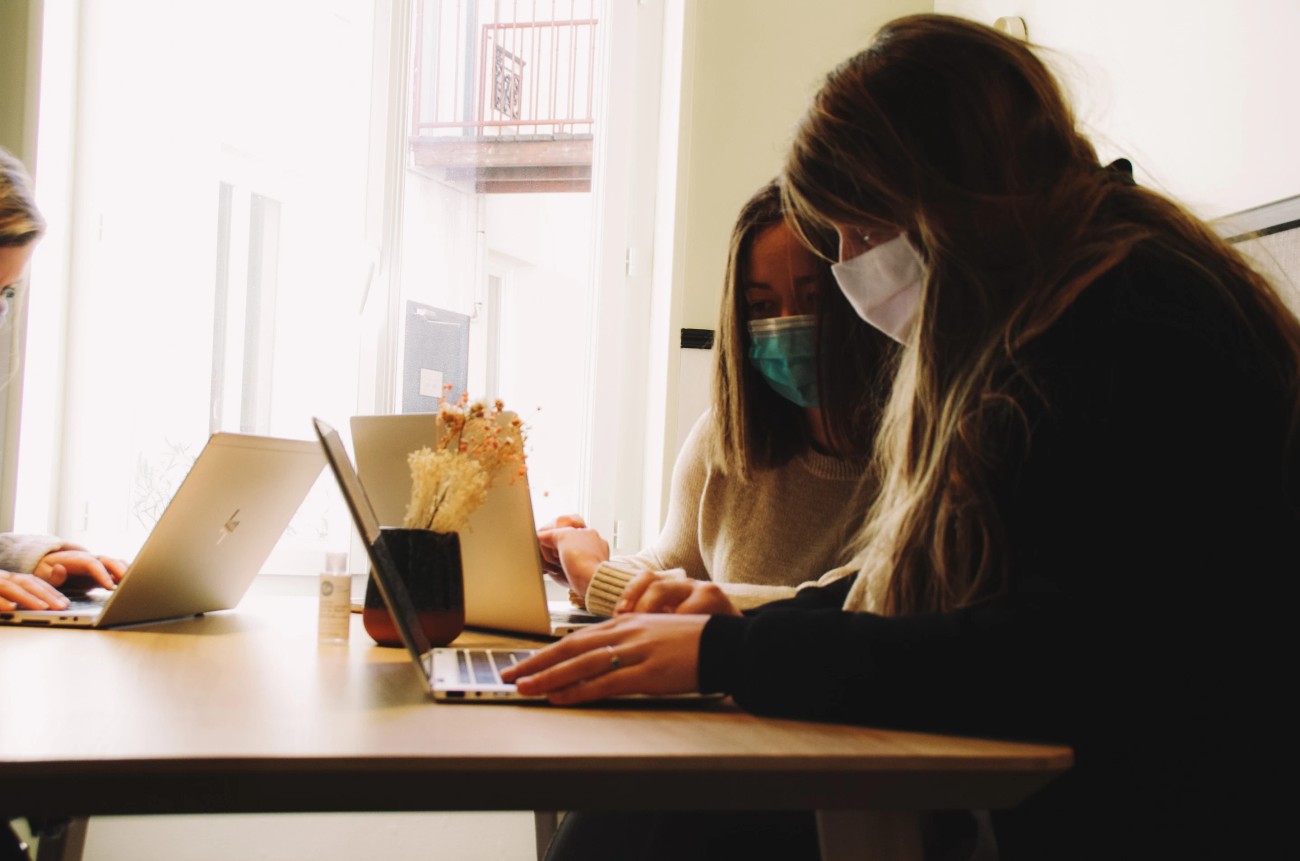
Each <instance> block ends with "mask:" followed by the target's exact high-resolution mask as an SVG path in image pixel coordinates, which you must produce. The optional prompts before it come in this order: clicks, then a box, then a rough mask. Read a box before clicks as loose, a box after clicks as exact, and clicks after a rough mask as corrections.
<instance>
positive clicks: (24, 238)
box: [0, 148, 45, 248]
mask: <svg viewBox="0 0 1300 861" xmlns="http://www.w3.org/2000/svg"><path fill="white" fill-rule="evenodd" d="M44 232H45V219H43V218H41V213H40V210H38V209H37V208H36V200H35V198H34V197H33V195H32V188H31V181H30V180H29V179H28V177H27V170H26V168H24V167H23V163H22V162H20V161H19V160H18V159H16V158H14V157H13V156H12V155H10V154H9V153H8V152H6V151H5V150H4V149H3V148H0V248H14V247H21V246H23V245H28V244H30V243H32V242H35V241H36V240H37V239H39V238H40V237H41V234H43V233H44Z"/></svg>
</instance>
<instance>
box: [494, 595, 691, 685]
mask: <svg viewBox="0 0 1300 861" xmlns="http://www.w3.org/2000/svg"><path fill="white" fill-rule="evenodd" d="M708 621H709V617H708V616H678V615H670V616H669V615H647V614H636V615H627V616H619V617H617V618H615V619H610V620H609V621H608V622H602V623H600V624H599V625H593V626H592V627H590V628H583V629H581V630H579V631H575V632H574V633H572V634H570V635H569V636H567V637H565V638H564V639H563V640H560V641H559V642H558V643H554V644H552V645H550V646H547V647H546V648H545V649H542V650H541V651H540V652H538V653H537V654H535V655H533V656H532V657H530V658H528V659H527V660H525V661H521V662H520V663H518V664H516V665H515V666H513V667H510V668H508V669H506V670H503V671H502V673H501V678H502V679H503V680H505V681H507V682H514V684H515V686H516V687H517V688H518V689H519V692H520V693H522V694H527V695H529V696H537V695H545V696H546V698H547V699H548V700H550V701H551V702H552V703H555V704H557V705H575V704H577V703H586V702H591V701H593V700H601V699H606V698H608V697H614V696H620V695H622V694H680V693H690V692H692V691H696V690H698V689H699V661H700V635H701V633H702V632H703V631H704V625H705V623H707V622H708Z"/></svg>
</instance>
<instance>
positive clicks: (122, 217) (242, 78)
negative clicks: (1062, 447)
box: [58, 0, 375, 570]
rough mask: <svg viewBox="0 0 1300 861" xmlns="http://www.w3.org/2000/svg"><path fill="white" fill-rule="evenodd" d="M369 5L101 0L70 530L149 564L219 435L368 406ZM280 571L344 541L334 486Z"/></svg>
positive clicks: (95, 33) (91, 81)
mask: <svg viewBox="0 0 1300 861" xmlns="http://www.w3.org/2000/svg"><path fill="white" fill-rule="evenodd" d="M373 19H374V12H373V9H372V8H371V4H370V2H368V0H347V2H341V0H334V2H327V3H321V2H318V0H227V2H223V3H220V4H190V3H184V4H178V3H173V2H170V0H86V2H84V3H83V4H82V27H83V30H82V32H83V36H82V38H83V43H82V53H81V63H82V66H81V69H80V78H81V82H80V87H81V92H80V104H79V114H78V123H77V135H78V139H77V143H78V147H77V151H78V164H77V178H78V183H77V192H76V194H77V196H76V201H75V206H74V211H75V212H76V213H77V223H76V224H75V226H74V231H73V276H72V283H71V287H70V296H71V308H72V312H71V319H70V321H69V329H70V343H71V349H70V350H69V354H68V355H69V359H68V389H67V391H68V400H67V404H66V408H65V427H66V434H65V440H64V451H65V457H64V461H63V466H64V468H63V475H64V476H65V480H64V483H63V488H62V491H63V492H62V495H61V505H60V512H61V516H60V518H59V523H58V528H59V530H61V532H62V533H63V534H65V535H67V536H69V537H72V538H77V539H80V540H83V541H86V542H93V544H94V546H96V547H106V548H112V549H113V550H114V551H115V552H119V553H122V554H124V555H128V556H129V555H132V554H133V553H134V552H135V550H136V549H137V548H138V546H139V543H140V542H141V541H142V540H143V538H144V537H145V535H147V534H148V531H149V529H150V528H151V527H152V525H153V521H154V520H155V519H156V517H157V515H158V514H159V512H160V511H161V507H162V506H163V505H165V503H166V501H167V500H169V499H170V498H171V495H172V493H173V491H174V490H175V487H176V485H177V483H178V482H179V481H180V479H181V478H183V477H184V475H185V472H186V470H187V469H188V466H189V463H190V462H191V461H192V459H193V458H194V456H195V455H196V454H197V453H198V451H199V450H200V449H201V448H202V446H203V444H204V442H205V441H206V439H207V437H208V435H209V433H210V432H213V431H218V430H224V431H241V432H246V433H257V434H271V435H277V436H287V437H296V438H309V437H310V435H311V428H310V423H309V420H310V417H311V416H312V415H313V414H320V415H324V416H328V417H330V418H332V419H335V420H339V419H340V418H346V417H347V416H348V415H351V414H352V413H353V412H355V406H356V392H357V368H358V349H359V344H360V339H361V336H362V320H361V312H362V303H363V300H364V298H365V295H366V289H367V286H368V274H369V265H368V264H369V258H370V255H369V252H368V251H367V248H366V245H365V242H364V233H363V230H364V213H365V212H366V206H367V198H366V192H367V185H366V183H367V171H368V158H369V150H368V145H369V128H370V122H371V92H370V81H371V77H372V62H373V59H374V58H373V57H372V45H373V42H374V35H375V34H374V32H373V27H374V24H373ZM288 539H289V540H287V541H284V542H281V547H280V549H279V550H278V551H277V555H276V556H275V557H273V558H272V560H271V562H270V563H269V564H268V569H269V570H283V569H284V568H285V567H286V566H290V567H304V568H305V569H306V570H317V569H318V568H319V565H320V562H321V559H322V558H323V552H324V550H325V548H326V546H327V545H328V546H330V547H332V548H341V547H343V546H345V544H346V541H347V528H346V513H345V512H344V511H343V509H342V507H341V505H340V504H339V503H338V497H337V491H335V490H334V488H333V487H332V485H331V483H330V482H328V481H322V482H321V483H320V484H319V485H318V486H317V488H316V490H315V491H313V494H312V497H311V499H310V500H309V502H308V503H307V504H306V505H305V506H304V507H303V509H302V511H301V512H300V513H299V515H298V517H297V518H296V520H295V522H294V524H293V526H292V527H291V528H290V534H289V536H288Z"/></svg>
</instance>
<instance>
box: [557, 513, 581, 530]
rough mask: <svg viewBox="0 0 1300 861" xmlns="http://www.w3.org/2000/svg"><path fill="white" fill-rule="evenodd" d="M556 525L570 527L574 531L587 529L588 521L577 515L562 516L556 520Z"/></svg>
mask: <svg viewBox="0 0 1300 861" xmlns="http://www.w3.org/2000/svg"><path fill="white" fill-rule="evenodd" d="M555 525H556V526H569V527H572V528H574V529H586V528H587V521H585V520H583V519H582V518H581V517H580V516H579V515H577V514H561V515H560V516H559V517H557V518H555Z"/></svg>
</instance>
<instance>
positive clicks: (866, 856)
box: [817, 810, 921, 861]
mask: <svg viewBox="0 0 1300 861" xmlns="http://www.w3.org/2000/svg"><path fill="white" fill-rule="evenodd" d="M817 838H818V840H819V842H820V843H821V850H822V861H921V828H920V819H919V817H918V816H917V814H916V813H915V812H914V811H906V810H902V811H899V810H889V811H884V810H818V811H817Z"/></svg>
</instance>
